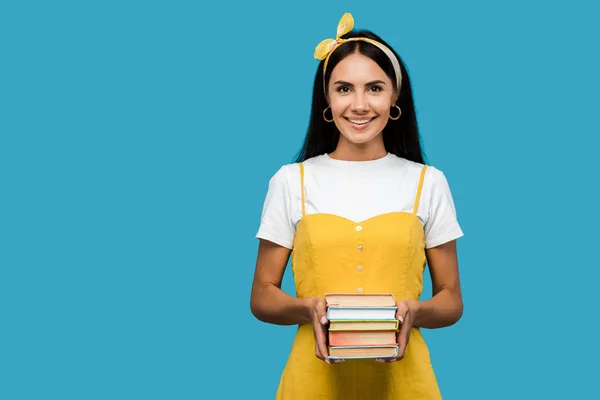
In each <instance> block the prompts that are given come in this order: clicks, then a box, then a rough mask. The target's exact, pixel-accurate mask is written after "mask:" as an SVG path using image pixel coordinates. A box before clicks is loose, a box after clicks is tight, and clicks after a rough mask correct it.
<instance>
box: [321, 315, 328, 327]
mask: <svg viewBox="0 0 600 400" xmlns="http://www.w3.org/2000/svg"><path fill="white" fill-rule="evenodd" d="M321 323H322V324H323V325H325V324H326V323H327V317H325V316H322V317H321Z"/></svg>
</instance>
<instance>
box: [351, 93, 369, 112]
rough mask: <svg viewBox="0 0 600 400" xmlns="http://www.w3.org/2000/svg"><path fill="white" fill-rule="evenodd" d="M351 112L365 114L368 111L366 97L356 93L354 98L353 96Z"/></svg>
mask: <svg viewBox="0 0 600 400" xmlns="http://www.w3.org/2000/svg"><path fill="white" fill-rule="evenodd" d="M352 111H354V112H357V113H365V112H367V111H369V104H368V102H367V98H366V96H364V95H363V94H361V93H357V94H356V96H354V101H353V102H352Z"/></svg>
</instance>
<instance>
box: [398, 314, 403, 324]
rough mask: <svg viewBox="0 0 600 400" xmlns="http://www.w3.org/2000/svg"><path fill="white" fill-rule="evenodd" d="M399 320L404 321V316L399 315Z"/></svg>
mask: <svg viewBox="0 0 600 400" xmlns="http://www.w3.org/2000/svg"><path fill="white" fill-rule="evenodd" d="M398 321H400V323H403V322H404V318H403V317H402V316H401V315H398Z"/></svg>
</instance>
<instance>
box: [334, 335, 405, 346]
mask: <svg viewBox="0 0 600 400" xmlns="http://www.w3.org/2000/svg"><path fill="white" fill-rule="evenodd" d="M396 343H397V342H396V331H330V332H329V345H330V346H336V347H337V346H374V345H392V346H393V345H396Z"/></svg>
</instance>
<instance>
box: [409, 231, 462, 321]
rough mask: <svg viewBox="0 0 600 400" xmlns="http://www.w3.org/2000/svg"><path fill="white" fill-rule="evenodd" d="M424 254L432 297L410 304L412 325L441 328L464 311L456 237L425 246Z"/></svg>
mask: <svg viewBox="0 0 600 400" xmlns="http://www.w3.org/2000/svg"><path fill="white" fill-rule="evenodd" d="M426 253H427V263H428V264H429V271H430V273H431V282H432V286H433V288H432V293H433V296H432V298H431V299H429V300H426V301H418V302H413V303H412V308H413V311H414V326H420V327H423V328H442V327H445V326H450V325H453V324H455V323H456V322H457V321H458V320H459V319H460V318H461V316H462V313H463V302H462V293H461V288H460V279H459V275H458V257H457V255H456V240H452V241H450V242H447V243H444V244H442V245H440V246H436V247H433V248H431V249H428V250H426Z"/></svg>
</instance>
